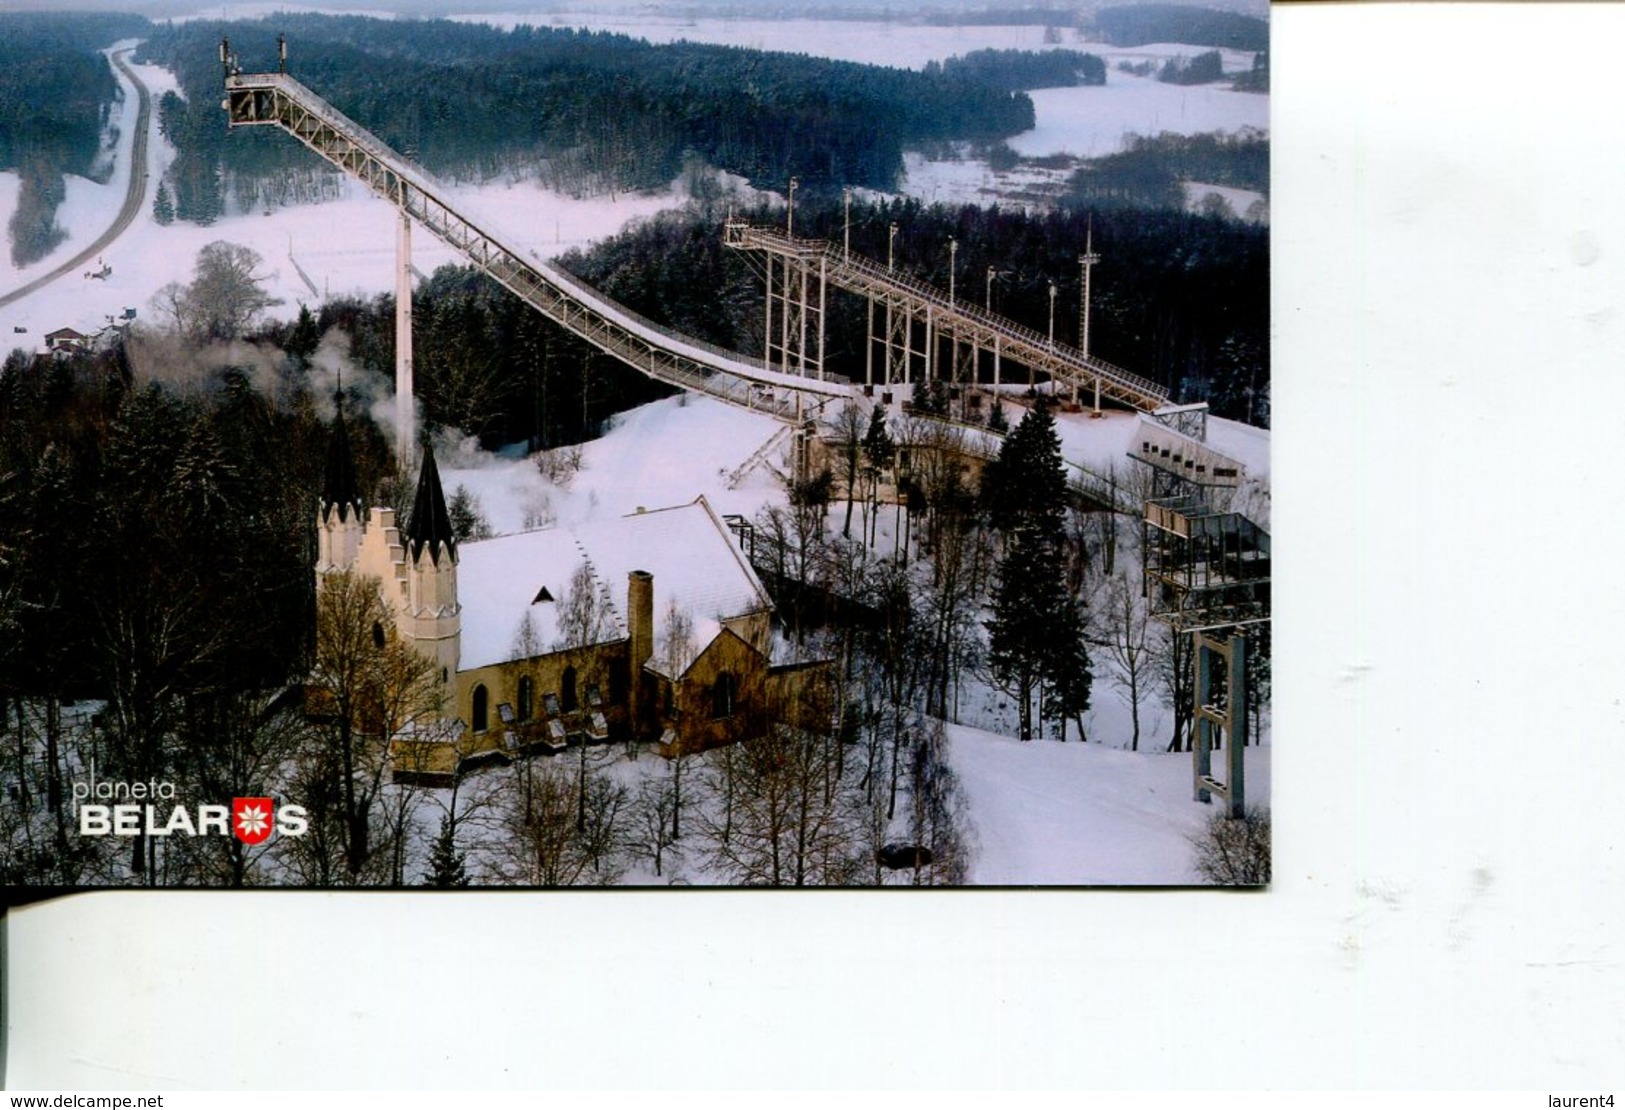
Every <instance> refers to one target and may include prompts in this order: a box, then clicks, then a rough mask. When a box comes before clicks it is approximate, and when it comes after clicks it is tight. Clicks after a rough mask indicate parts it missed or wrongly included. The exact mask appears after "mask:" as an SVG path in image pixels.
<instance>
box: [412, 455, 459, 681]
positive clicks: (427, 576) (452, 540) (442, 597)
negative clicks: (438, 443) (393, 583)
mask: <svg viewBox="0 0 1625 1110" xmlns="http://www.w3.org/2000/svg"><path fill="white" fill-rule="evenodd" d="M401 539H402V541H403V545H404V547H405V563H406V567H405V569H406V582H405V585H406V591H405V598H404V603H405V604H404V607H403V610H402V612H401V614H400V627H401V632H402V634H403V635H405V636H406V637H407V638H408V639H409V640H411V641H413V642H414V643H415V644H416V645H417V647H418V650H419V651H421V652H423V653H424V654H425V655H428V656H429V657H430V658H432V659H435V660H437V661H438V662H439V664H440V667H441V670H442V673H444V674H445V675H446V676H447V678H448V679H449V678H450V677H451V676H452V675H455V674H456V673H457V663H458V657H459V651H460V648H461V639H462V616H461V612H462V609H461V606H459V605H458V603H457V539H456V537H455V536H454V535H453V534H452V529H451V514H450V513H449V512H447V511H446V495H445V491H444V490H442V489H441V486H440V468H439V467H438V466H437V465H435V461H434V448H432V447H429V446H427V445H425V447H424V451H423V470H422V471H421V472H420V473H419V475H418V488H417V495H416V497H415V498H414V500H413V502H412V515H411V517H410V518H408V520H407V522H406V528H405V530H404V532H403V533H402V536H401Z"/></svg>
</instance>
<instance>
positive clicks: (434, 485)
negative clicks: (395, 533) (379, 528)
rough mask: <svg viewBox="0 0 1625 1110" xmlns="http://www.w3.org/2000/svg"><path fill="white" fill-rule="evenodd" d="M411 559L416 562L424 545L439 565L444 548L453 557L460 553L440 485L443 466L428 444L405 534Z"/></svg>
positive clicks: (424, 451)
mask: <svg viewBox="0 0 1625 1110" xmlns="http://www.w3.org/2000/svg"><path fill="white" fill-rule="evenodd" d="M403 536H404V538H405V540H406V547H407V550H408V551H410V552H411V556H412V560H413V561H414V562H416V561H417V558H418V556H419V555H421V554H422V553H423V549H424V548H428V549H429V558H430V559H431V560H433V561H434V564H435V565H436V566H439V565H440V555H441V551H442V549H444V551H445V553H446V554H447V555H448V556H449V557H451V558H456V556H457V537H456V536H455V535H454V534H453V533H452V530H451V514H450V513H449V512H447V511H446V494H445V491H444V490H442V489H441V488H440V468H439V467H438V466H436V465H435V461H434V448H433V447H431V446H429V445H427V444H425V445H424V448H423V469H422V470H421V471H419V473H418V491H417V496H416V497H415V498H413V500H412V516H411V517H410V518H409V519H408V520H407V522H406V529H405V531H404V533H403Z"/></svg>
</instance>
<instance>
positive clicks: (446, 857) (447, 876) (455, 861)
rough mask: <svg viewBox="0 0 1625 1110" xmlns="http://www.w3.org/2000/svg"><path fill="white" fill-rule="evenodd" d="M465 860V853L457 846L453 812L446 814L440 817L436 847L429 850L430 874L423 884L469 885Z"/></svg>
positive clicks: (442, 885) (439, 885)
mask: <svg viewBox="0 0 1625 1110" xmlns="http://www.w3.org/2000/svg"><path fill="white" fill-rule="evenodd" d="M465 862H466V856H465V854H464V853H463V852H462V851H460V850H459V849H458V847H457V826H456V825H454V824H452V820H451V814H449V813H447V814H444V815H443V816H442V817H441V818H440V835H439V836H437V837H435V841H434V848H433V849H432V850H431V851H430V852H429V874H428V876H427V877H426V878H425V879H424V880H423V885H424V886H437V887H456V886H467V885H468V871H467V869H466V867H465V866H464V864H465Z"/></svg>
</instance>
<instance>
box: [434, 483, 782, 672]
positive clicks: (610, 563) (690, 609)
mask: <svg viewBox="0 0 1625 1110" xmlns="http://www.w3.org/2000/svg"><path fill="white" fill-rule="evenodd" d="M460 553H461V559H460V561H459V564H458V568H457V592H458V600H459V601H460V602H461V604H462V651H461V657H462V658H461V667H462V668H463V669H465V670H468V669H472V668H474V667H485V666H490V665H491V664H493V663H503V662H507V661H509V660H512V659H515V658H517V657H518V652H517V650H516V646H517V642H518V640H519V638H520V628H521V625H522V624H523V622H524V620H525V618H526V616H527V615H528V616H529V618H530V621H531V625H532V627H533V629H534V631H535V642H536V644H537V650H538V651H539V652H541V653H546V652H550V651H553V650H555V649H556V648H557V647H558V646H559V644H560V643H561V641H562V639H563V636H562V633H561V629H560V623H559V622H560V614H561V612H563V611H564V609H565V607H566V605H567V603H568V596H569V593H570V582H571V579H572V578H573V577H574V575H575V573H576V570H577V569H578V568H579V567H580V566H581V565H582V564H583V563H586V564H587V565H588V567H589V568H590V569H591V572H592V578H593V583H594V588H595V589H596V590H597V591H598V592H599V595H600V597H601V599H602V602H603V611H604V613H605V616H606V617H607V619H606V621H605V622H604V628H603V630H602V631H601V633H600V635H599V636H598V637H597V638H596V641H595V642H597V643H610V642H613V641H615V640H619V639H624V638H625V637H626V635H627V628H626V590H627V578H628V576H629V575H630V574H631V572H632V571H634V570H644V571H648V572H649V573H650V574H651V575H652V576H653V577H654V619H655V629H656V640H657V643H658V636H659V630H660V628H661V626H662V625H663V623H664V620H665V614H666V613H667V611H668V610H669V609H670V607H671V605H672V604H673V602H675V603H676V605H677V607H678V609H679V610H682V611H684V612H686V613H688V614H689V616H690V618H691V619H692V620H693V621H694V624H695V627H696V629H697V630H698V629H700V628H702V627H704V628H711V627H712V626H711V625H710V624H709V623H708V622H710V621H720V620H723V619H728V618H733V617H740V616H744V615H745V614H747V613H756V612H761V611H763V610H766V609H769V608H771V607H772V601H771V599H770V598H769V597H768V594H767V591H766V590H765V589H764V588H763V587H762V583H761V581H760V580H759V579H758V578H757V577H756V574H755V572H754V571H752V570H751V568H750V564H749V563H747V562H746V561H745V558H744V555H743V554H742V553H741V552H740V551H739V548H738V545H737V544H736V543H735V542H734V540H733V537H732V535H731V534H730V533H729V532H728V529H727V526H726V525H724V524H723V523H722V520H721V519H720V518H719V517H718V516H717V515H716V513H715V512H713V511H712V509H711V506H710V505H709V504H708V503H707V502H706V500H705V498H704V497H700V498H697V499H696V500H694V501H692V502H690V503H689V504H687V505H679V506H675V507H672V508H667V509H656V510H652V511H648V512H637V513H632V514H631V515H629V516H624V517H618V518H615V519H612V520H602V521H592V522H588V523H585V524H579V525H576V526H575V527H573V528H545V529H541V530H539V531H534V532H520V533H517V534H515V535H511V536H498V537H497V538H495V539H490V540H480V541H477V542H471V543H465V544H463V545H462V547H461V549H460ZM544 588H545V589H546V591H547V593H548V594H549V595H551V596H552V598H553V600H551V601H547V600H538V598H539V597H541V592H542V590H543V589H544ZM714 635H715V632H714V631H712V633H711V636H714ZM711 636H708V637H706V638H705V639H704V640H702V641H700V642H697V643H696V644H695V649H696V650H703V649H704V647H705V646H706V644H707V643H709V641H710V638H711Z"/></svg>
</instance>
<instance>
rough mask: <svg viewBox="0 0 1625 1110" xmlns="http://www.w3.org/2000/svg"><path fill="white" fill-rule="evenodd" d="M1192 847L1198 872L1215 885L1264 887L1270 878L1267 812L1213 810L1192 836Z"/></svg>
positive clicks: (1248, 809) (1255, 809)
mask: <svg viewBox="0 0 1625 1110" xmlns="http://www.w3.org/2000/svg"><path fill="white" fill-rule="evenodd" d="M1191 848H1192V850H1193V851H1194V853H1195V861H1194V862H1195V865H1196V870H1197V873H1198V874H1200V875H1201V876H1202V878H1204V879H1206V880H1207V881H1208V882H1210V883H1213V884H1214V885H1215V886H1263V885H1264V884H1266V883H1268V882H1269V881H1270V811H1269V810H1268V809H1264V808H1261V807H1257V806H1248V807H1247V812H1246V813H1245V814H1244V815H1243V816H1241V817H1231V816H1229V815H1228V814H1225V813H1215V814H1214V815H1213V816H1212V817H1210V818H1208V822H1207V824H1206V825H1204V826H1203V827H1202V831H1201V832H1199V833H1196V834H1194V835H1193V836H1192V837H1191Z"/></svg>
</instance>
